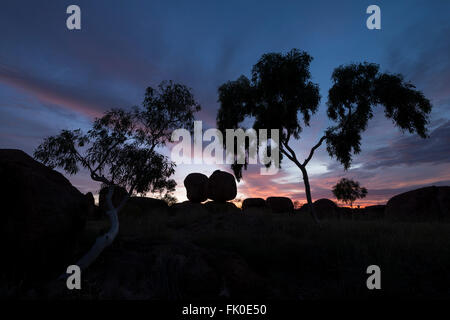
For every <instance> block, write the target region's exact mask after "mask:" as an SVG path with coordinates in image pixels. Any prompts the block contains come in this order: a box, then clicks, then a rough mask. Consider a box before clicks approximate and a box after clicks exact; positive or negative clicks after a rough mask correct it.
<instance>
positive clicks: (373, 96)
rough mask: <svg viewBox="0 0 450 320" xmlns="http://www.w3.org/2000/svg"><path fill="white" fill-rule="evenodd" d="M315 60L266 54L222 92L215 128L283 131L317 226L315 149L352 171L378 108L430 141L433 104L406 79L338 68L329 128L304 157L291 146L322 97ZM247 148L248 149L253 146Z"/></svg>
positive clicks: (364, 67)
mask: <svg viewBox="0 0 450 320" xmlns="http://www.w3.org/2000/svg"><path fill="white" fill-rule="evenodd" d="M311 61H312V57H311V56H310V55H309V54H308V53H306V52H303V51H300V50H298V49H292V50H291V51H289V52H288V53H286V54H282V53H268V54H264V55H262V57H261V58H260V59H259V60H258V62H257V63H256V64H255V65H254V66H253V68H252V71H251V79H248V78H247V77H246V76H244V75H242V76H240V77H239V78H238V79H237V80H235V81H228V82H226V83H224V84H223V85H221V86H220V87H219V89H218V93H219V102H220V108H219V111H218V114H217V126H218V127H219V129H221V130H225V129H237V128H242V129H245V128H243V123H245V120H248V121H250V122H252V127H253V129H255V130H258V129H262V128H265V129H278V130H279V145H278V148H275V150H276V151H277V152H279V153H280V163H281V161H282V159H283V157H286V158H288V159H289V160H290V161H292V162H293V163H294V164H295V165H296V166H297V167H298V168H299V169H300V171H301V173H302V177H303V183H304V186H305V194H306V199H307V202H308V204H309V205H308V207H309V210H310V213H311V215H312V216H313V218H314V220H315V221H316V222H319V221H318V219H317V217H316V215H315V212H314V206H313V205H312V196H311V186H310V181H309V176H308V171H307V167H308V164H309V163H310V161H311V159H312V158H313V156H314V153H315V151H316V150H317V149H318V148H319V147H320V146H321V145H322V144H323V143H326V145H327V151H328V153H329V155H330V156H331V157H334V158H336V159H337V160H338V161H339V162H340V163H341V164H342V165H343V166H344V168H345V169H348V168H349V167H350V165H351V162H352V158H353V155H354V154H357V153H359V152H360V151H361V134H362V133H363V132H364V131H365V130H366V129H367V125H368V121H369V119H371V118H372V117H373V114H374V109H375V108H376V107H384V113H385V116H386V117H387V118H390V119H392V121H393V122H394V124H395V125H396V126H398V127H399V128H400V129H401V130H403V131H409V132H410V133H417V134H418V135H419V136H421V137H423V138H425V137H426V136H427V124H428V121H429V113H430V112H431V107H432V106H431V103H430V101H429V100H428V99H427V98H425V97H424V95H423V93H422V92H420V91H418V90H416V89H415V87H414V86H413V85H412V84H411V83H409V82H405V81H404V79H403V77H402V76H401V75H398V74H389V73H382V72H380V69H379V66H378V65H377V64H372V63H359V64H350V65H346V66H340V67H338V68H336V69H335V70H334V72H333V73H332V77H331V79H332V87H331V88H330V89H329V92H328V101H327V116H328V118H329V120H330V123H331V125H330V126H329V127H328V128H327V129H326V130H324V132H323V134H322V135H321V136H320V138H319V139H318V140H317V142H316V143H315V144H314V145H313V146H311V147H310V148H309V149H307V152H306V154H307V156H306V158H305V159H303V160H300V159H299V157H298V156H297V152H296V151H295V150H294V149H293V147H292V141H293V140H298V139H300V136H301V133H302V131H303V129H304V128H305V127H308V126H310V122H311V117H312V116H313V115H314V114H315V113H316V112H317V110H318V108H319V104H320V99H321V97H320V94H319V86H318V85H317V84H316V83H314V82H312V81H311V73H310V63H311ZM224 144H226V138H224ZM245 147H246V148H247V150H248V144H247V145H246V146H245ZM267 148H268V147H267ZM267 152H268V150H267ZM247 159H248V157H245V162H244V163H238V161H235V163H233V164H232V169H233V171H234V173H235V176H236V178H237V179H238V180H239V179H241V178H242V170H243V169H244V170H245V169H247V164H248V162H247Z"/></svg>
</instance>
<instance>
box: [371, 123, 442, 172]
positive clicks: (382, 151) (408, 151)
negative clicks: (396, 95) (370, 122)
mask: <svg viewBox="0 0 450 320" xmlns="http://www.w3.org/2000/svg"><path fill="white" fill-rule="evenodd" d="M420 163H429V164H439V163H450V121H449V120H447V121H446V122H445V123H444V124H442V125H440V126H439V127H437V128H436V129H434V130H433V131H432V132H431V134H430V138H428V139H426V140H423V139H421V138H419V137H418V136H402V137H401V138H398V139H396V140H394V141H392V142H391V143H390V144H389V145H388V146H386V147H381V148H378V149H375V150H373V151H371V152H370V153H369V155H368V156H367V157H366V159H365V163H364V164H363V167H364V168H365V169H370V170H372V169H378V168H382V167H389V166H398V165H407V166H412V165H416V164H420Z"/></svg>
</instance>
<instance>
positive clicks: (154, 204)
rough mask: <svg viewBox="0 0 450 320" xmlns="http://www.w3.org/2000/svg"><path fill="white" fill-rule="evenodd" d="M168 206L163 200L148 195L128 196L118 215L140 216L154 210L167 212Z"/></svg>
mask: <svg viewBox="0 0 450 320" xmlns="http://www.w3.org/2000/svg"><path fill="white" fill-rule="evenodd" d="M168 209H169V206H168V205H167V203H166V202H165V201H164V200H161V199H155V198H149V197H130V198H129V199H128V200H127V203H126V205H125V207H124V208H123V209H122V210H121V211H120V212H119V216H133V217H142V216H143V215H147V214H152V213H155V212H167V211H168Z"/></svg>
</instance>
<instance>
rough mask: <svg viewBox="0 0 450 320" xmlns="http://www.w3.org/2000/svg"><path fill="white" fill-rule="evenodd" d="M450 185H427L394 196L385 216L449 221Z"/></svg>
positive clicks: (404, 219)
mask: <svg viewBox="0 0 450 320" xmlns="http://www.w3.org/2000/svg"><path fill="white" fill-rule="evenodd" d="M449 210H450V186H445V187H436V186H432V187H425V188H420V189H416V190H412V191H408V192H405V193H402V194H399V195H396V196H394V197H392V198H391V199H390V200H389V201H388V203H387V204H386V209H385V217H386V218H387V219H390V220H399V221H449V220H450V212H449Z"/></svg>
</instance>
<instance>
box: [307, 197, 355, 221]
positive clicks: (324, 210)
mask: <svg viewBox="0 0 450 320" xmlns="http://www.w3.org/2000/svg"><path fill="white" fill-rule="evenodd" d="M313 206H314V212H315V213H316V216H317V218H319V219H333V218H337V219H338V218H340V213H341V212H346V213H347V212H348V213H349V214H350V213H351V210H339V208H338V206H337V205H336V203H334V202H333V201H331V200H330V199H325V198H324V199H319V200H316V201H315V202H314V203H313ZM301 211H302V212H303V213H309V205H308V204H307V203H306V204H304V205H303V206H302V207H301Z"/></svg>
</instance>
